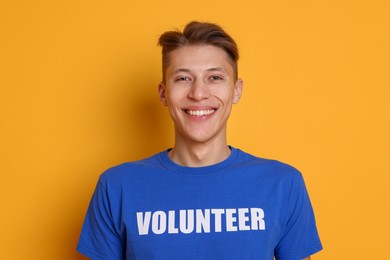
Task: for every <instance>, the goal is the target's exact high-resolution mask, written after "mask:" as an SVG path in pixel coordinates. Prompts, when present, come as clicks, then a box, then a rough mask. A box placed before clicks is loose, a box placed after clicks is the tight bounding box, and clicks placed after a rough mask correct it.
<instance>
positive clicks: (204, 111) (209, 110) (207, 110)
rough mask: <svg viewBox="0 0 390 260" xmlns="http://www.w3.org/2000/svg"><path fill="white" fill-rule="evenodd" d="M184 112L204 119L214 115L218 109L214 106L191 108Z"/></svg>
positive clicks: (185, 109)
mask: <svg viewBox="0 0 390 260" xmlns="http://www.w3.org/2000/svg"><path fill="white" fill-rule="evenodd" d="M183 111H184V112H185V113H186V114H188V115H191V116H198V117H203V116H209V115H212V114H214V113H215V111H217V108H215V107H212V106H191V107H186V108H184V109H183Z"/></svg>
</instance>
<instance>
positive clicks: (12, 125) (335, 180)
mask: <svg viewBox="0 0 390 260" xmlns="http://www.w3.org/2000/svg"><path fill="white" fill-rule="evenodd" d="M389 3H390V2H389V1H386V0H383V1H376V0H373V1H352V0H349V1H347V0H344V1H340V0H337V1H336V0H331V1H329V0H327V1H325V0H323V1H303V0H296V1H286V0H282V1H263V0H260V1H258V0H256V1H255V0H253V1H245V0H244V1H226V0H224V1H222V0H216V1H209V0H197V1H189V2H188V1H187V2H186V1H178V0H171V1H165V2H164V1H147V0H146V1H131V0H128V1H75V0H69V1H49V0H38V1H11V0H9V1H4V0H3V1H1V3H0V19H1V41H0V62H1V77H0V113H1V114H0V116H1V120H0V131H1V135H0V164H1V171H0V172H1V175H0V178H1V179H0V180H1V182H0V205H1V215H0V239H1V240H0V245H1V258H2V259H56V260H61V259H83V257H82V256H80V255H79V254H78V253H76V252H75V247H76V242H77V239H78V235H79V232H80V228H81V225H82V222H83V219H84V215H85V212H86V209H87V205H88V202H89V200H90V197H91V195H92V192H93V189H94V186H95V184H96V181H97V178H98V176H99V175H100V173H101V172H103V171H104V170H105V169H107V168H108V167H110V166H113V165H116V164H119V163H122V162H124V161H130V160H136V159H140V158H143V157H145V156H149V155H152V154H154V153H156V152H159V151H161V150H163V149H166V148H167V147H170V146H171V145H172V144H173V135H172V126H171V122H170V119H169V117H168V115H167V111H166V108H165V107H163V106H162V105H161V104H160V102H159V99H158V95H157V84H158V83H159V81H160V79H161V71H160V70H161V69H160V67H161V61H160V48H158V47H157V46H156V42H157V38H158V36H159V35H160V34H161V33H162V32H164V31H165V30H170V29H173V28H176V27H179V28H182V26H183V25H184V24H186V23H187V22H188V21H190V20H193V19H198V20H201V21H211V22H216V23H219V24H221V25H223V27H224V28H225V29H226V30H227V31H228V32H229V33H230V34H231V35H232V36H233V37H234V38H235V39H236V40H237V42H238V44H239V47H240V50H241V60H240V63H239V74H240V76H241V77H242V78H243V79H244V82H245V89H244V95H243V98H242V99H241V101H240V104H238V105H237V106H235V108H234V110H233V114H232V117H231V120H230V123H229V144H231V145H233V146H236V147H240V148H241V149H243V150H245V151H247V152H250V153H253V154H256V155H258V156H262V157H268V158H276V159H279V160H282V161H284V162H287V163H290V164H292V165H294V166H296V167H297V168H298V169H300V170H301V171H302V172H303V174H304V177H305V180H306V184H307V187H308V189H309V192H310V195H311V199H312V203H313V205H314V208H315V212H316V217H317V222H318V228H319V231H320V235H321V238H322V241H323V245H324V250H323V251H322V252H321V253H319V254H317V255H316V256H314V257H313V259H316V260H317V259H318V260H321V259H331V260H338V259H354V260H355V259H364V260H366V259H390V252H389V250H388V248H387V247H388V244H389V233H390V228H389V220H390V202H389V199H390V194H389V190H390V185H389V183H390V166H389V165H390V164H389V160H390V152H389V147H390V138H389V133H390V115H389V112H390V107H389V100H390V90H389V88H390V84H389V83H390V80H389V72H390V70H389V69H390V51H389V50H390V48H389V46H390V37H389V36H390V27H389V25H390V23H389V13H390V5H389Z"/></svg>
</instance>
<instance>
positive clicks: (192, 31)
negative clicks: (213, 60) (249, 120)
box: [158, 21, 239, 82]
mask: <svg viewBox="0 0 390 260" xmlns="http://www.w3.org/2000/svg"><path fill="white" fill-rule="evenodd" d="M158 44H159V45H160V46H161V47H162V69H163V82H165V71H166V69H167V67H168V65H169V54H170V53H171V52H172V51H174V50H176V49H178V48H181V47H183V46H188V45H212V46H215V47H218V48H221V49H223V50H224V51H225V52H226V54H227V55H228V57H229V59H230V61H231V64H232V66H233V71H234V76H235V78H236V79H237V76H238V72H237V70H238V69H237V61H238V58H239V54H238V48H237V44H236V43H235V41H234V40H233V38H232V37H231V36H230V35H229V34H227V33H226V32H225V31H224V30H223V29H222V28H221V27H220V26H219V25H217V24H213V23H205V22H197V21H193V22H190V23H188V24H187V25H186V26H185V27H184V30H183V32H181V31H179V30H176V31H168V32H165V33H163V34H162V35H161V36H160V38H159V40H158Z"/></svg>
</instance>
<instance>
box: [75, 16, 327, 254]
mask: <svg viewBox="0 0 390 260" xmlns="http://www.w3.org/2000/svg"><path fill="white" fill-rule="evenodd" d="M159 44H160V45H161V46H162V59H163V80H162V82H161V83H160V84H159V86H158V92H159V96H160V100H161V102H162V103H163V104H164V105H165V106H167V108H168V111H169V114H170V116H171V118H172V120H173V123H174V128H175V143H174V146H173V147H172V148H170V149H167V150H166V151H163V152H161V153H158V154H156V155H154V156H152V157H150V158H146V159H144V160H141V161H136V162H129V163H124V164H122V165H119V166H116V167H113V168H111V169H109V170H107V171H106V172H105V173H104V174H102V175H101V176H100V179H99V182H98V184H97V187H96V190H95V192H94V195H93V198H92V200H91V203H90V206H89V208H88V212H87V216H86V219H85V222H84V226H83V229H82V234H81V237H80V240H79V244H78V247H77V249H78V251H79V252H81V253H83V254H85V255H86V256H88V257H90V258H92V259H260V260H272V259H274V258H276V259H277V260H298V259H310V255H312V254H314V253H316V252H318V251H320V250H321V249H322V246H321V242H320V240H319V237H318V232H317V229H316V224H315V219H314V214H313V210H312V207H311V203H310V200H309V196H308V194H307V191H306V188H305V184H304V181H303V178H302V175H301V174H300V172H299V171H297V170H296V169H295V168H293V167H291V166H289V165H287V164H284V163H281V162H278V161H274V160H268V159H262V158H258V157H255V156H253V155H250V154H247V153H245V152H243V151H241V150H239V149H237V148H234V147H231V146H229V145H228V144H227V138H226V130H227V121H228V118H229V115H230V112H231V109H232V106H233V104H236V103H238V101H239V100H240V97H241V94H242V89H243V81H242V80H241V79H239V78H238V71H237V60H238V56H239V55H238V51H237V46H236V43H235V42H234V40H233V39H232V38H231V37H230V36H229V35H228V34H227V33H226V32H225V31H224V30H223V29H222V28H221V27H219V26H218V25H216V24H211V23H200V22H191V23H189V24H188V25H187V26H186V27H185V28H184V30H183V32H180V31H169V32H166V33H164V34H162V35H161V37H160V39H159Z"/></svg>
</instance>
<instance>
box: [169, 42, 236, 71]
mask: <svg viewBox="0 0 390 260" xmlns="http://www.w3.org/2000/svg"><path fill="white" fill-rule="evenodd" d="M167 69H168V70H169V71H170V74H175V73H177V72H185V71H188V72H189V71H193V70H203V71H221V72H226V73H228V72H229V71H230V70H233V66H232V63H231V61H230V59H229V57H228V55H227V53H226V52H225V51H224V50H223V49H221V48H218V47H215V46H212V45H200V46H198V45H195V46H184V47H181V48H179V49H176V50H174V51H172V52H171V53H170V54H169V63H168V68H167Z"/></svg>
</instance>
